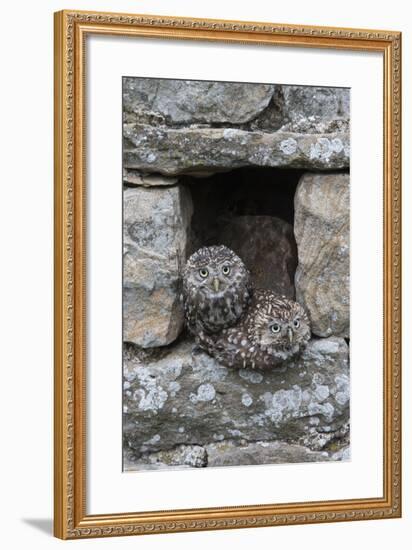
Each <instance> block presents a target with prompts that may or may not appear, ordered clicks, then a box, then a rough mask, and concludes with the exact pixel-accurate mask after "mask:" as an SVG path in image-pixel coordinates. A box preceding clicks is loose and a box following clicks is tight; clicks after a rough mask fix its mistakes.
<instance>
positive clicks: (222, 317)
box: [182, 245, 252, 347]
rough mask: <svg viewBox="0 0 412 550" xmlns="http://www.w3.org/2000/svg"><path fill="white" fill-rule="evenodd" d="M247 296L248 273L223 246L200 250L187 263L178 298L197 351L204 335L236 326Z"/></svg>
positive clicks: (249, 279)
mask: <svg viewBox="0 0 412 550" xmlns="http://www.w3.org/2000/svg"><path fill="white" fill-rule="evenodd" d="M251 295H252V284H251V278H250V273H249V271H248V270H247V268H246V266H245V265H244V263H243V262H242V260H241V259H240V258H239V256H237V255H236V254H235V253H234V252H233V251H232V250H230V249H229V248H227V247H226V246H223V245H220V246H208V247H203V248H200V249H199V250H197V252H195V253H194V254H192V255H191V256H190V258H189V259H188V260H187V263H186V266H185V268H184V271H183V294H182V298H183V305H184V310H185V318H186V324H187V326H188V329H189V331H190V332H191V333H192V334H193V335H194V336H195V338H196V341H197V343H198V344H199V345H200V346H201V347H202V344H203V343H205V342H207V340H208V335H210V334H217V333H220V331H222V330H223V329H225V328H228V327H231V326H233V325H234V324H235V323H237V321H238V320H239V319H240V317H241V316H242V314H243V313H244V311H245V310H246V308H247V306H248V304H249V301H250V299H251Z"/></svg>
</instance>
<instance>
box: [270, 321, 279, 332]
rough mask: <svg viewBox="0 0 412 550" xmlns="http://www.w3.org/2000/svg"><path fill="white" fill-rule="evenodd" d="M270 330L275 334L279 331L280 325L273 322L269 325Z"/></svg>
mask: <svg viewBox="0 0 412 550" xmlns="http://www.w3.org/2000/svg"><path fill="white" fill-rule="evenodd" d="M270 330H271V331H272V332H274V333H275V334H276V333H277V332H279V331H280V325H278V323H274V324H273V325H272V326H271V327H270Z"/></svg>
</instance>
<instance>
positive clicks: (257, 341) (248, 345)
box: [204, 289, 311, 369]
mask: <svg viewBox="0 0 412 550" xmlns="http://www.w3.org/2000/svg"><path fill="white" fill-rule="evenodd" d="M310 335H311V331H310V323H309V318H308V316H307V314H306V312H305V310H304V309H303V307H302V306H301V305H300V304H298V303H297V302H294V301H293V300H289V299H287V298H284V297H280V296H278V295H276V294H274V293H273V292H272V291H271V290H259V289H256V290H255V291H254V294H253V298H252V300H251V303H250V305H249V307H248V309H247V310H246V311H245V314H244V315H243V317H242V318H241V319H240V321H239V322H238V323H237V324H236V325H235V326H233V327H230V328H224V329H223V330H222V331H221V332H220V334H217V335H214V336H213V337H211V338H209V339H208V341H207V342H206V345H205V346H204V348H205V350H206V351H207V353H209V355H211V356H212V357H214V358H215V359H216V360H217V361H219V363H221V364H222V365H225V366H227V367H233V368H252V369H268V368H271V367H274V366H278V365H279V364H280V363H282V362H283V361H286V360H287V359H290V358H291V357H293V356H295V355H296V354H298V353H299V352H300V351H301V350H302V349H303V348H304V347H305V345H306V343H307V342H308V341H309V339H310Z"/></svg>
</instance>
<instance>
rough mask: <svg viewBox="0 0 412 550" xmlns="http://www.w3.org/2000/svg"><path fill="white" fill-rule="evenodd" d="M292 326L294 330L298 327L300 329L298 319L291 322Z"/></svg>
mask: <svg viewBox="0 0 412 550" xmlns="http://www.w3.org/2000/svg"><path fill="white" fill-rule="evenodd" d="M293 326H294V327H295V328H299V327H300V321H299V319H295V320H294V321H293Z"/></svg>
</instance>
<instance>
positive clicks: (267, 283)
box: [219, 216, 297, 299]
mask: <svg viewBox="0 0 412 550" xmlns="http://www.w3.org/2000/svg"><path fill="white" fill-rule="evenodd" d="M219 242H221V243H222V244H225V245H226V246H228V247H229V248H231V249H232V250H234V251H235V252H236V254H238V255H239V256H240V257H241V258H242V260H243V261H244V263H245V265H246V266H247V267H248V269H249V270H250V272H251V275H252V280H253V284H254V287H255V288H269V289H271V290H273V291H274V292H276V293H278V294H281V295H284V296H286V297H288V298H292V299H293V298H294V297H295V284H294V279H295V271H296V266H297V249H296V242H295V237H294V234H293V228H292V226H291V225H290V224H289V223H287V222H285V221H283V220H281V219H280V218H275V217H273V216H236V217H234V218H232V220H230V221H229V222H228V223H227V224H226V226H225V228H224V230H223V232H222V233H221V234H220V235H219Z"/></svg>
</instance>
